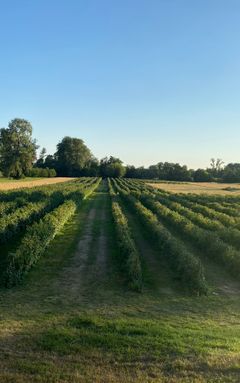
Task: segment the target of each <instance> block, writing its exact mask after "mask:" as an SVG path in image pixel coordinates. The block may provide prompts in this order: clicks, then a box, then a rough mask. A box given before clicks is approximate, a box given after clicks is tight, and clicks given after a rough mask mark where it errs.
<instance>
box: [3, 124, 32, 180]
mask: <svg viewBox="0 0 240 383" xmlns="http://www.w3.org/2000/svg"><path fill="white" fill-rule="evenodd" d="M36 150H37V145H36V141H35V140H33V139H32V125H31V124H30V122H28V121H27V120H24V119H20V118H15V119H14V120H12V121H11V122H10V123H9V124H8V128H2V129H0V167H1V169H2V171H3V174H4V175H5V176H6V177H13V178H22V177H24V176H25V175H26V174H27V172H28V171H29V170H30V169H31V168H32V165H33V162H34V160H35V159H36Z"/></svg>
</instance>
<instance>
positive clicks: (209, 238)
mask: <svg viewBox="0 0 240 383" xmlns="http://www.w3.org/2000/svg"><path fill="white" fill-rule="evenodd" d="M142 198H143V199H142V201H143V202H144V204H145V205H146V206H147V207H148V208H150V209H151V210H152V211H153V212H154V213H156V214H157V216H158V217H159V218H160V219H162V220H164V221H165V222H167V223H168V224H169V225H170V226H171V227H172V228H174V229H175V230H177V232H179V233H180V234H181V235H183V236H184V237H185V238H186V240H191V241H192V243H193V245H194V246H196V247H197V248H198V249H200V250H201V251H202V253H203V254H206V255H208V256H209V257H211V258H213V259H215V260H217V261H220V262H221V263H223V264H224V265H225V266H226V267H227V268H228V269H229V270H230V271H231V272H232V273H233V274H234V275H238V274H239V272H240V257H239V253H238V252H237V251H236V250H235V249H234V248H233V247H232V246H230V245H228V244H226V243H225V242H223V241H222V240H221V239H220V238H219V236H218V235H217V234H216V233H214V232H210V231H207V230H204V229H202V228H200V227H199V226H197V225H195V224H194V223H193V222H192V221H190V220H189V219H188V218H186V217H184V216H183V215H182V214H179V213H178V212H177V211H174V210H171V209H169V208H168V207H166V206H164V205H163V204H161V203H160V202H158V201H155V200H154V199H151V198H146V197H142Z"/></svg>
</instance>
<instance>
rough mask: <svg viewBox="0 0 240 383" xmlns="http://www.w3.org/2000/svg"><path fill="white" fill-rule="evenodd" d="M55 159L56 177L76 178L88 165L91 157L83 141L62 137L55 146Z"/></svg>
mask: <svg viewBox="0 0 240 383" xmlns="http://www.w3.org/2000/svg"><path fill="white" fill-rule="evenodd" d="M55 159H56V167H57V171H58V175H61V176H67V177H78V176H80V175H81V174H82V171H83V170H84V169H85V168H87V167H88V166H89V165H90V163H91V161H92V160H93V156H92V154H91V152H90V150H89V149H88V147H87V146H86V145H85V144H84V142H83V140H81V139H79V138H72V137H64V138H63V139H62V141H61V142H59V144H58V145H57V151H56V153H55Z"/></svg>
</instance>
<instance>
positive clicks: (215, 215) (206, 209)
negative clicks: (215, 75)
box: [169, 194, 240, 226]
mask: <svg viewBox="0 0 240 383" xmlns="http://www.w3.org/2000/svg"><path fill="white" fill-rule="evenodd" d="M169 198H170V199H171V200H173V201H176V202H179V203H180V204H181V205H183V206H185V207H187V208H190V209H191V210H193V211H194V212H196V213H200V214H202V215H204V216H205V217H208V218H210V219H214V220H217V221H219V222H221V223H222V224H223V225H225V226H229V225H230V226H235V225H236V224H237V223H239V222H240V220H239V219H238V220H237V219H235V218H234V217H230V216H229V215H228V214H225V213H223V212H219V211H217V210H215V209H214V208H213V207H210V206H206V205H204V204H202V203H197V202H192V201H189V200H188V198H187V197H186V198H184V197H182V196H179V195H175V194H174V195H172V196H171V197H169Z"/></svg>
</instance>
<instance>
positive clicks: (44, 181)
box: [0, 177, 75, 190]
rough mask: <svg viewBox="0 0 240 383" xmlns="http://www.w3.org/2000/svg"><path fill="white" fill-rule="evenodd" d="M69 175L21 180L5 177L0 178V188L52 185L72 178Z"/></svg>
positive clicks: (10, 188)
mask: <svg viewBox="0 0 240 383" xmlns="http://www.w3.org/2000/svg"><path fill="white" fill-rule="evenodd" d="M74 179H75V178H70V177H57V178H37V179H33V178H26V179H23V180H9V179H7V178H0V190H12V189H20V188H32V187H34V186H42V185H53V184H57V183H60V182H67V181H71V180H74Z"/></svg>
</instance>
